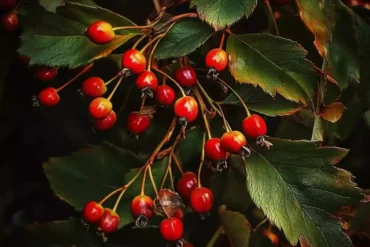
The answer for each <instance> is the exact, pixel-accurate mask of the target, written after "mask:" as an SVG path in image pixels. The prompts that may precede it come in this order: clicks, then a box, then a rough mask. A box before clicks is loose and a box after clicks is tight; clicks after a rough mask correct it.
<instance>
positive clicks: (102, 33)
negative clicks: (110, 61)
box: [86, 21, 115, 44]
mask: <svg viewBox="0 0 370 247" xmlns="http://www.w3.org/2000/svg"><path fill="white" fill-rule="evenodd" d="M86 35H87V37H89V39H90V40H91V41H92V42H94V43H96V44H106V43H109V42H111V41H112V40H113V39H114V37H115V33H114V30H113V27H112V25H111V24H110V23H108V22H106V21H95V22H94V23H92V24H91V25H90V26H89V28H88V29H87V31H86Z"/></svg>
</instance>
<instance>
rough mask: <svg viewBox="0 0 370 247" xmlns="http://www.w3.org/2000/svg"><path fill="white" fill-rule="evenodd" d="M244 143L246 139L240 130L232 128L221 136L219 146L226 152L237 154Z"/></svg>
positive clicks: (245, 143)
mask: <svg viewBox="0 0 370 247" xmlns="http://www.w3.org/2000/svg"><path fill="white" fill-rule="evenodd" d="M245 145H247V140H246V139H245V136H244V135H243V133H241V132H240V131H237V130H234V131H230V132H226V133H225V134H223V135H222V137H221V147H222V148H223V149H224V150H225V151H226V152H229V153H233V154H237V153H239V152H240V150H241V148H242V147H243V146H245Z"/></svg>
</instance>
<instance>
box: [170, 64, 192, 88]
mask: <svg viewBox="0 0 370 247" xmlns="http://www.w3.org/2000/svg"><path fill="white" fill-rule="evenodd" d="M175 77H176V80H177V81H178V83H179V84H180V85H181V86H184V87H191V86H193V85H194V84H195V83H197V74H196V73H195V70H194V69H193V68H191V67H182V68H179V69H178V70H176V73H175Z"/></svg>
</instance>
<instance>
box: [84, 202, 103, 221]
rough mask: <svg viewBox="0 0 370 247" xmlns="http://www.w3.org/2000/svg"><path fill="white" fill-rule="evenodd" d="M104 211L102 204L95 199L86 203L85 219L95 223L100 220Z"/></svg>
mask: <svg viewBox="0 0 370 247" xmlns="http://www.w3.org/2000/svg"><path fill="white" fill-rule="evenodd" d="M103 213H104V208H103V206H102V205H100V204H98V203H97V202H95V201H91V202H88V203H86V205H85V207H84V209H83V216H84V219H85V220H86V221H87V222H89V223H95V222H98V221H99V220H100V218H101V217H102V215H103Z"/></svg>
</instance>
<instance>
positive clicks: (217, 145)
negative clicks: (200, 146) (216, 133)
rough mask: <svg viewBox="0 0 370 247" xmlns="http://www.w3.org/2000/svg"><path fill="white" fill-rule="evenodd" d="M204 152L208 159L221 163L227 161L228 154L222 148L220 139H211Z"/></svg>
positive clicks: (207, 142)
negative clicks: (220, 161)
mask: <svg viewBox="0 0 370 247" xmlns="http://www.w3.org/2000/svg"><path fill="white" fill-rule="evenodd" d="M204 152H205V155H206V157H207V158H208V159H210V160H212V161H219V160H223V159H226V156H227V152H226V151H225V150H224V149H223V148H222V147H221V139H220V138H211V139H209V140H208V141H206V143H205V144H204Z"/></svg>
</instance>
